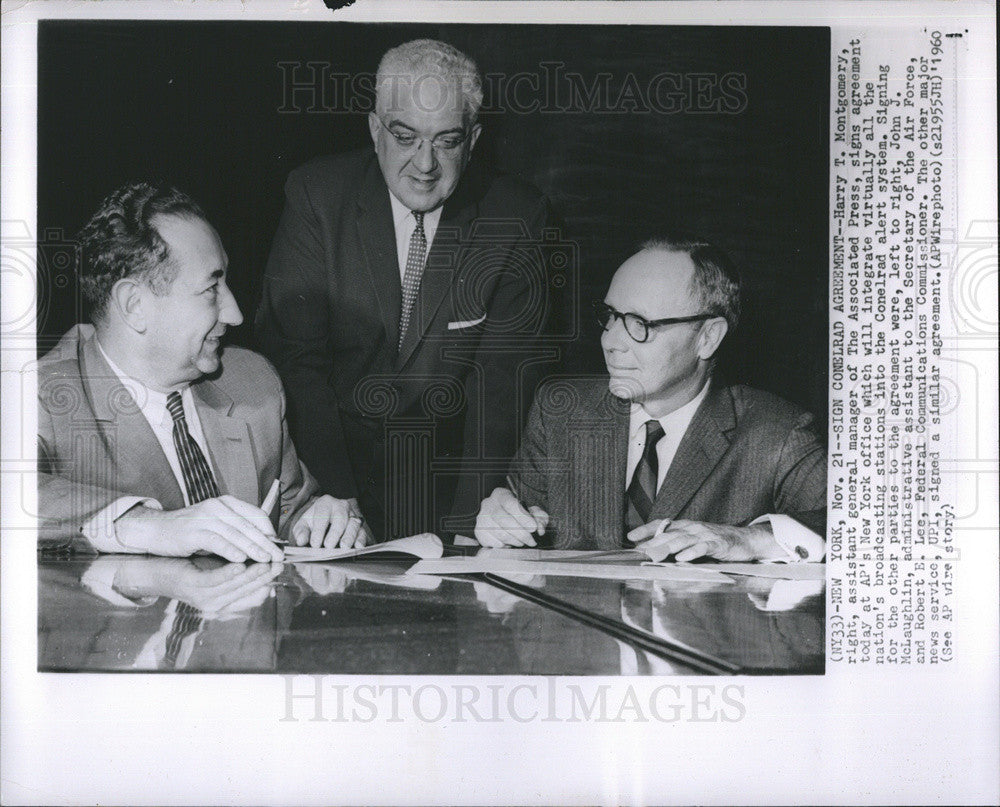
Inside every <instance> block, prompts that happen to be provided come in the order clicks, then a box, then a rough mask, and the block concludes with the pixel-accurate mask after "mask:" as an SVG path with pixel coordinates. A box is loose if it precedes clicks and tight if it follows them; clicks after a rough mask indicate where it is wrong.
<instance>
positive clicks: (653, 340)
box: [476, 239, 826, 561]
mask: <svg viewBox="0 0 1000 807" xmlns="http://www.w3.org/2000/svg"><path fill="white" fill-rule="evenodd" d="M595 309H596V313H597V319H598V322H599V323H600V325H601V327H602V328H603V329H604V333H603V334H602V335H601V347H602V348H603V350H604V360H605V364H606V365H607V369H608V376H607V377H604V378H598V379H561V380H556V381H554V382H551V383H549V384H547V385H546V386H544V387H542V388H541V389H540V390H539V392H538V395H537V396H536V399H535V402H534V404H533V405H532V410H531V415H530V416H529V422H528V427H527V430H526V432H525V435H524V437H523V439H522V440H521V447H520V450H519V453H518V457H517V459H516V461H515V463H514V464H513V466H512V469H511V474H510V477H509V479H510V482H511V485H510V487H506V486H504V487H499V488H497V489H496V490H494V491H493V493H492V494H491V495H490V496H489V497H488V498H486V499H485V500H484V501H483V503H482V507H481V509H480V512H479V517H478V519H477V522H476V538H477V539H478V540H479V541H480V543H482V544H483V545H485V546H502V545H510V546H534V545H535V543H536V539H535V536H536V535H545V536H546V540H547V541H549V542H553V543H554V544H555V545H556V546H559V547H580V548H611V547H617V546H621V545H622V544H623V543H625V542H624V541H623V539H624V538H626V536H627V539H628V542H631V543H638V542H649V543H648V544H647V545H648V546H650V547H654V546H658V547H659V548H660V552H659V554H661V555H667V556H669V555H674V556H676V559H677V560H692V559H695V558H698V557H703V556H708V557H713V558H716V559H719V560H730V561H744V560H791V561H799V560H807V561H819V560H822V559H823V556H824V553H825V543H824V539H823V537H822V535H823V533H824V532H825V524H826V452H825V451H824V449H823V446H822V444H821V443H820V441H819V439H818V438H817V436H816V434H815V433H814V431H813V429H812V420H813V418H812V415H810V414H808V413H806V412H804V411H802V410H801V409H799V408H798V407H796V406H794V405H793V404H790V403H788V402H787V401H783V400H782V399H780V398H778V397H776V396H774V395H771V394H769V393H766V392H761V391H760V390H755V389H751V388H749V387H744V386H729V385H727V384H725V383H724V382H722V381H721V380H719V379H718V378H716V377H715V374H714V372H713V371H714V356H715V353H716V351H717V350H718V348H719V345H720V344H721V342H722V340H723V338H724V337H725V335H726V333H727V332H728V331H729V330H730V329H732V328H735V327H736V323H737V321H738V319H739V312H740V283H739V277H738V274H737V272H736V270H735V268H734V267H733V265H732V263H731V261H730V260H729V258H728V256H727V255H726V254H725V253H723V252H722V251H721V250H719V249H717V248H715V247H713V246H711V245H710V244H706V243H702V242H696V241H688V242H681V241H671V240H667V239H658V240H653V241H649V242H647V243H646V244H644V245H643V247H642V248H641V250H640V251H639V252H638V253H636V254H635V255H633V256H632V257H631V258H629V259H628V260H627V261H625V263H623V264H622V265H621V266H620V267H619V268H618V271H617V272H616V273H615V276H614V278H613V279H612V281H611V286H610V288H609V289H608V293H607V295H605V298H604V301H603V302H600V303H596V304H595Z"/></svg>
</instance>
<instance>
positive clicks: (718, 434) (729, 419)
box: [651, 381, 736, 518]
mask: <svg viewBox="0 0 1000 807" xmlns="http://www.w3.org/2000/svg"><path fill="white" fill-rule="evenodd" d="M711 383H712V388H711V389H710V390H709V391H708V395H707V396H706V397H705V400H704V401H702V404H701V406H699V407H698V411H697V412H695V415H694V417H693V418H692V419H691V423H690V425H688V428H687V431H686V432H684V437H683V438H682V439H681V442H680V445H679V446H678V447H677V453H676V454H675V455H674V460H673V462H672V463H671V464H670V468H669V469H668V471H667V476H666V478H665V479H664V480H663V484H662V485H661V486H660V490H659V493H658V494H657V496H656V501H654V502H653V510H652V513H651V518H676V517H677V514H678V513H680V512H681V510H682V509H683V508H684V506H685V505H686V504H687V503H688V502H689V501H691V498H692V497H693V496H694V494H695V493H696V492H697V491H698V489H699V488H700V487H701V486H702V483H704V481H705V479H706V478H707V477H708V475H709V474H710V473H712V471H713V469H714V468H715V466H716V465H718V463H719V460H720V459H722V455H723V454H725V453H726V451H727V450H728V449H729V436H728V434H729V432H730V431H732V430H733V429H734V428H736V413H735V411H734V408H733V399H732V395H730V393H729V388H728V387H726V386H723V385H721V384H717V383H716V382H715V381H713V382H711Z"/></svg>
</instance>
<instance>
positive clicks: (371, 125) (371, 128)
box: [368, 112, 382, 144]
mask: <svg viewBox="0 0 1000 807" xmlns="http://www.w3.org/2000/svg"><path fill="white" fill-rule="evenodd" d="M381 128H382V122H381V121H380V120H379V119H378V115H376V114H375V113H374V112H369V113H368V132H369V133H370V134H371V136H372V143H376V144H377V143H378V139H377V138H378V130H379V129H381Z"/></svg>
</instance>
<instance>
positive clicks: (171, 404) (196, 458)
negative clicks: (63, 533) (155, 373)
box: [163, 392, 219, 670]
mask: <svg viewBox="0 0 1000 807" xmlns="http://www.w3.org/2000/svg"><path fill="white" fill-rule="evenodd" d="M167 411H169V412H170V417H172V418H173V419H174V449H175V450H176V451H177V459H178V460H180V463H181V473H182V474H183V476H184V487H186V488H187V494H188V500H189V501H190V503H191V504H197V503H198V502H200V501H204V500H205V499H214V498H215V497H216V496H218V495H219V486H218V485H217V484H216V482H215V477H214V476H213V475H212V469H211V468H210V467H209V465H208V460H206V459H205V455H204V454H203V453H202V451H201V449H200V448H199V447H198V444H197V443H196V442H195V440H194V438H193V437H192V436H191V432H189V431H188V426H187V418H185V417H184V402H183V401H182V400H181V394H180V393H179V392H171V393H170V394H169V395H168V396H167ZM202 622H204V620H203V619H202V617H201V612H200V611H199V610H198V609H197V608H195V607H193V606H191V605H188V604H187V603H184V602H178V603H177V613H176V614H175V615H174V624H173V625H172V626H171V628H170V633H169V635H168V636H167V650H166V655H165V656H164V659H163V666H164V667H165V668H167V669H170V670H172V669H174V668H175V667H176V666H177V657H178V654H179V653H180V651H181V644H182V643H183V641H184V639H185V638H186V637H188V636H190V635H191V634H192V633H196V632H197V631H198V630H199V629H200V628H201V625H202Z"/></svg>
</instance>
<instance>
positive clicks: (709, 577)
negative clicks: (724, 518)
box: [407, 550, 733, 583]
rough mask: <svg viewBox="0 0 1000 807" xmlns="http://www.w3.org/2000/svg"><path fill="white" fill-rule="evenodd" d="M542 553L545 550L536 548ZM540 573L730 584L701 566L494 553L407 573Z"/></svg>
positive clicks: (428, 563) (418, 566)
mask: <svg viewBox="0 0 1000 807" xmlns="http://www.w3.org/2000/svg"><path fill="white" fill-rule="evenodd" d="M537 551H539V552H546V550H537ZM482 572H496V573H498V574H540V575H552V576H569V577H602V578H607V579H613V580H684V581H692V580H694V581H699V582H710V583H732V582H733V579H732V578H731V577H727V576H726V575H724V574H722V573H720V572H717V571H714V570H712V569H709V568H705V567H704V566H690V565H685V564H663V565H659V564H658V565H653V564H649V565H642V566H630V565H626V564H620V563H596V562H594V563H579V562H575V561H559V560H524V559H517V558H510V557H496V556H494V555H482V554H480V555H477V556H475V557H467V558H462V557H455V558H440V559H433V560H421V561H419V562H418V563H415V564H414V565H413V566H411V567H410V569H409V570H408V571H407V574H481V573H482Z"/></svg>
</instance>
